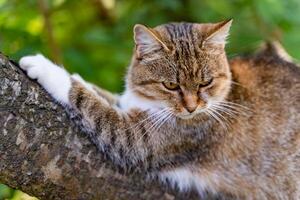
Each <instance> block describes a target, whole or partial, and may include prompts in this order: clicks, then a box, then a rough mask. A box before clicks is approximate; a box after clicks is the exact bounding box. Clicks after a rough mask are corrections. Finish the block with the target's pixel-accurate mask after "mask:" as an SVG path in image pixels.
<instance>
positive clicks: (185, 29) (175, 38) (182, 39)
mask: <svg viewBox="0 0 300 200" xmlns="http://www.w3.org/2000/svg"><path fill="white" fill-rule="evenodd" d="M198 26H199V25H198V24H193V23H186V22H182V23H168V24H163V25H160V26H158V27H156V28H154V29H155V30H157V31H158V32H159V33H160V35H161V37H162V39H163V40H164V41H165V42H166V43H169V44H170V43H171V44H173V45H175V46H181V45H182V44H183V43H191V42H193V41H199V40H201V31H200V32H199V31H198Z"/></svg>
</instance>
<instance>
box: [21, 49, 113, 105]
mask: <svg viewBox="0 0 300 200" xmlns="http://www.w3.org/2000/svg"><path fill="white" fill-rule="evenodd" d="M20 67H21V68H22V69H24V70H25V71H26V72H27V75H28V76H29V77H30V78H32V79H37V81H38V82H39V83H40V84H41V85H42V86H43V87H44V88H45V89H46V90H47V92H49V93H50V94H51V96H53V97H54V98H55V99H56V100H57V101H59V102H60V103H62V104H68V103H69V102H68V96H67V95H66V94H68V91H69V90H70V88H71V79H74V80H77V81H79V82H80V83H81V84H82V85H84V86H85V87H86V88H87V89H89V90H91V91H92V92H94V93H95V94H97V95H100V96H102V97H103V98H104V99H106V100H107V101H108V102H109V103H110V104H112V105H113V104H116V102H117V97H116V96H114V95H113V94H110V93H109V92H104V90H103V92H102V91H101V90H100V89H99V88H97V87H96V86H94V85H92V84H90V83H88V82H86V81H84V80H83V79H82V78H81V77H80V76H79V75H78V74H73V75H71V76H70V74H69V73H68V72H67V71H66V70H65V69H63V68H62V67H60V66H58V65H56V64H54V63H52V62H51V61H50V60H48V59H47V58H45V57H44V56H43V55H41V54H37V55H34V56H25V57H23V58H22V59H21V60H20Z"/></svg>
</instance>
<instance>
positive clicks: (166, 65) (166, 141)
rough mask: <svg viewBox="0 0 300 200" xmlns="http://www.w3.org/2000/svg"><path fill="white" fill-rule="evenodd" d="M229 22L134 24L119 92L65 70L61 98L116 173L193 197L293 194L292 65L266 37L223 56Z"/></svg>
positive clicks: (299, 154) (299, 152)
mask: <svg viewBox="0 0 300 200" xmlns="http://www.w3.org/2000/svg"><path fill="white" fill-rule="evenodd" d="M230 23H231V21H226V22H220V23H216V24H192V23H170V24H165V25H161V26H158V27H156V28H154V29H151V28H146V27H144V26H142V25H137V26H136V27H135V37H134V39H135V42H136V48H135V53H134V55H133V59H132V63H131V65H130V67H129V69H128V74H127V78H126V91H125V93H124V94H123V96H121V97H120V98H116V97H114V96H112V95H109V93H106V92H104V93H102V92H103V91H102V90H101V91H102V92H100V93H97V92H94V91H91V88H90V87H88V86H87V85H85V84H82V82H81V81H80V80H79V81H78V79H76V78H75V79H74V78H71V80H72V87H71V89H70V91H69V101H70V102H69V106H72V107H73V108H75V109H76V110H77V111H78V112H79V113H81V115H82V116H83V118H84V119H85V120H86V121H87V122H88V127H87V128H89V129H90V130H91V131H92V132H93V133H94V134H93V136H92V137H93V138H92V139H93V141H95V143H96V144H97V146H98V147H99V149H100V150H101V151H103V152H104V153H105V154H106V155H107V156H108V157H109V158H110V159H111V160H112V161H113V162H114V164H115V165H116V166H118V167H119V169H121V170H123V171H124V172H143V173H147V174H149V175H158V176H159V177H160V179H161V180H163V181H164V182H169V183H171V185H172V186H173V187H176V188H178V189H181V190H188V189H192V188H194V189H196V190H198V191H199V194H200V195H203V194H205V192H206V191H210V192H212V193H214V194H224V196H226V195H228V196H230V197H231V198H232V197H235V198H236V199H299V198H300V197H299V194H300V185H299V182H300V181H299V180H300V168H299V166H300V123H299V122H300V114H299V113H300V103H299V102H300V69H299V68H298V67H297V66H296V65H295V64H293V63H292V62H291V61H290V59H285V58H286V56H282V52H283V51H278V45H276V46H274V45H272V44H271V45H269V46H268V48H266V49H264V50H262V51H261V52H259V53H258V54H256V55H255V56H252V57H250V58H236V59H233V60H231V61H230V64H229V63H228V61H227V58H226V54H225V50H224V46H225V43H226V41H225V40H226V37H227V35H228V30H229V27H230ZM209 79H213V81H212V83H210V84H209V85H207V86H203V85H205V84H203V83H207V80H209ZM166 81H168V82H174V83H176V84H178V85H179V86H180V89H178V90H175V91H174V90H168V89H167V88H165V87H164V85H163V84H162V82H166ZM107 95H108V96H107ZM54 96H55V95H54ZM190 105H197V108H196V109H195V110H194V111H193V112H188V110H187V109H188V108H187V107H188V106H190Z"/></svg>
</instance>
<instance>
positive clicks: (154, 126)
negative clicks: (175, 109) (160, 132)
mask: <svg viewBox="0 0 300 200" xmlns="http://www.w3.org/2000/svg"><path fill="white" fill-rule="evenodd" d="M170 114H172V113H171V112H170V111H169V110H167V111H166V112H165V113H164V115H163V116H162V117H161V119H160V120H157V121H156V123H154V124H153V125H152V126H151V127H150V128H149V129H148V132H149V133H151V132H152V131H155V130H156V126H157V125H159V124H160V123H161V122H163V121H164V119H165V118H166V117H167V116H168V115H170Z"/></svg>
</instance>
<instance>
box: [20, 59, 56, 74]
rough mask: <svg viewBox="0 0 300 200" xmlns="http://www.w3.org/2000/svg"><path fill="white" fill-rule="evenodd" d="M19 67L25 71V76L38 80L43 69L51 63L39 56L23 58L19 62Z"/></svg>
mask: <svg viewBox="0 0 300 200" xmlns="http://www.w3.org/2000/svg"><path fill="white" fill-rule="evenodd" d="M19 63H20V67H21V68H22V69H23V70H25V71H26V73H27V75H28V76H29V77H30V78H32V79H38V78H39V77H40V76H42V74H43V68H45V67H46V65H49V63H51V62H50V61H49V60H48V59H46V58H45V57H44V56H42V55H41V54H37V55H35V56H25V57H22V58H21V60H20V62H19Z"/></svg>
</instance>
